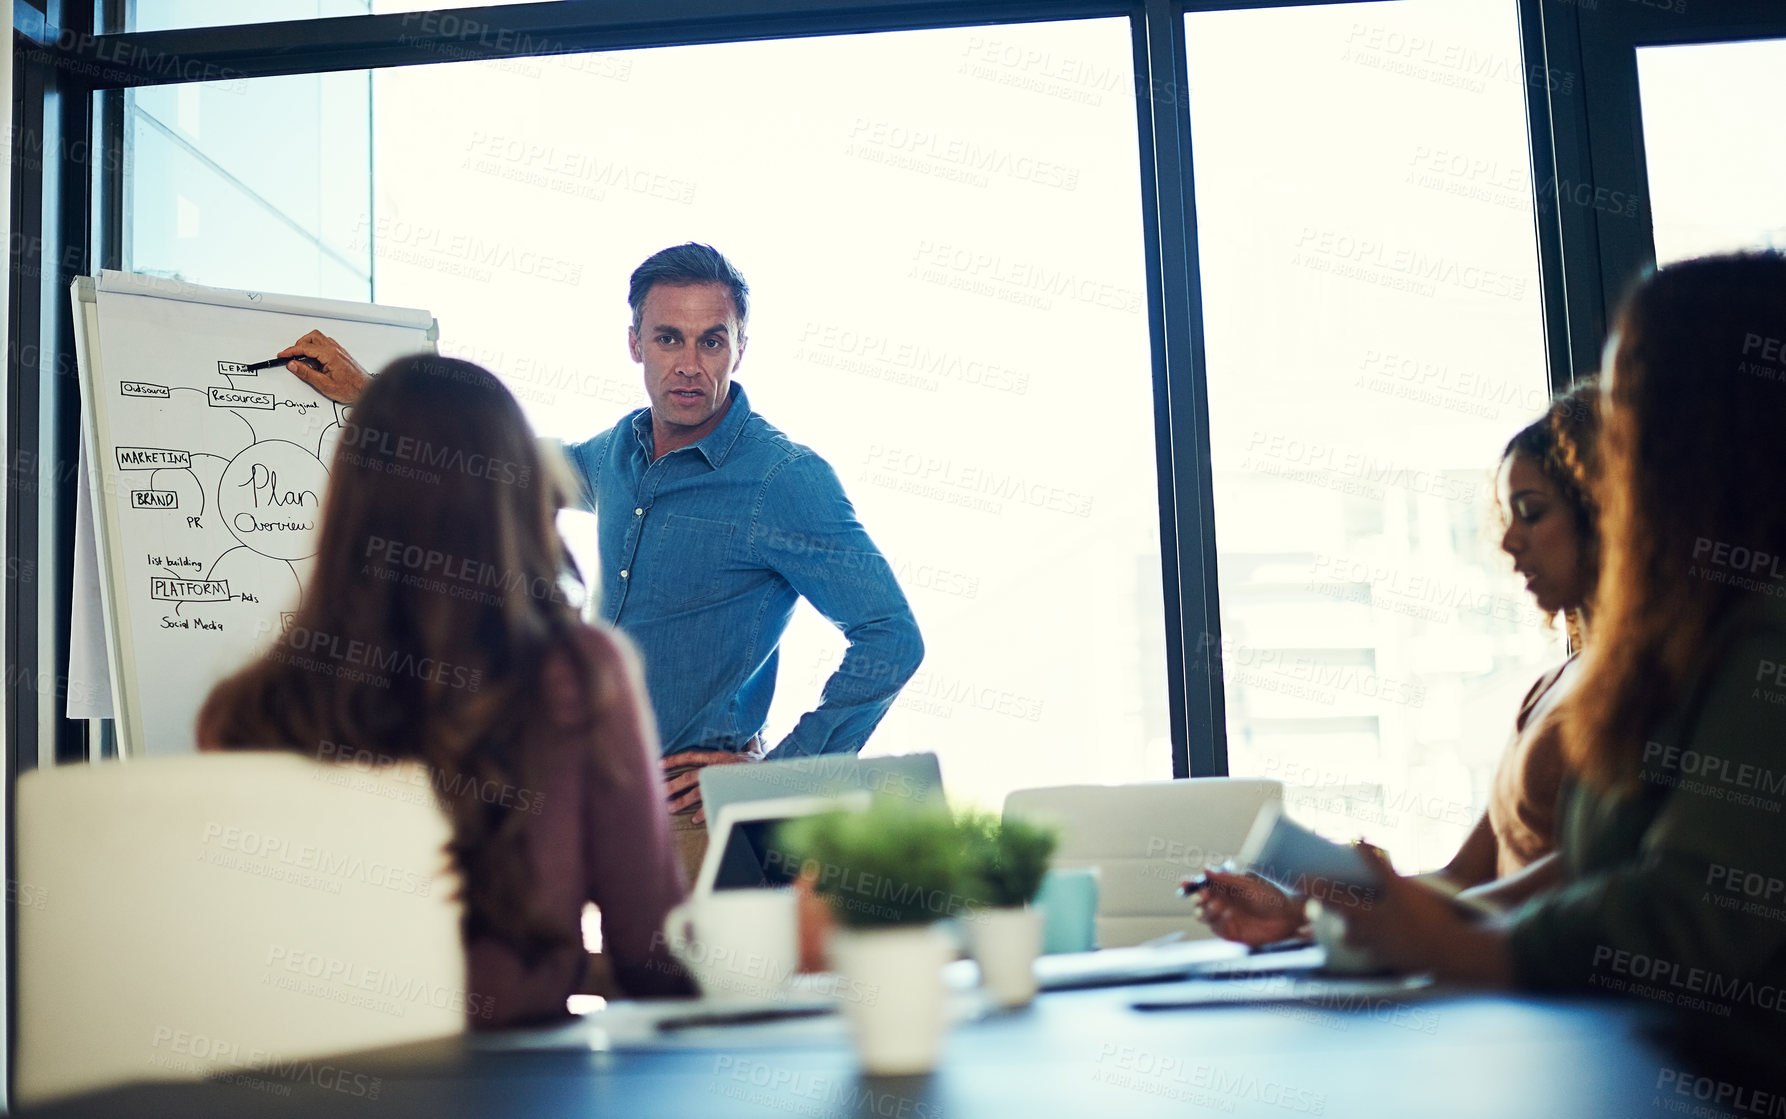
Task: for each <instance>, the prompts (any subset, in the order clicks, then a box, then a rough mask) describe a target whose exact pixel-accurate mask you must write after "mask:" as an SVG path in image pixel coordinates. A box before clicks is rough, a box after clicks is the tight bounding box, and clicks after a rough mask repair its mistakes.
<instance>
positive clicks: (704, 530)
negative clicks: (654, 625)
mask: <svg viewBox="0 0 1786 1119" xmlns="http://www.w3.org/2000/svg"><path fill="white" fill-rule="evenodd" d="M731 548H732V526H731V525H730V524H727V523H726V522H725V521H708V520H702V519H701V518H700V517H685V516H683V515H681V514H675V515H672V516H670V517H668V518H666V519H665V520H664V523H663V527H662V528H661V529H660V535H659V538H658V540H657V547H656V548H655V549H653V550H654V551H655V552H656V554H657V570H656V571H655V572H653V573H652V576H651V601H652V602H653V603H655V604H657V605H658V606H662V607H665V608H668V609H682V608H686V607H690V606H701V605H705V604H706V603H709V602H712V601H714V599H715V598H717V597H718V595H719V593H720V590H721V588H722V586H723V585H724V583H723V579H722V577H723V576H724V574H725V568H726V560H727V557H728V556H729V555H730V553H731Z"/></svg>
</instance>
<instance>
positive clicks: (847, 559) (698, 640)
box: [280, 243, 924, 875]
mask: <svg viewBox="0 0 1786 1119" xmlns="http://www.w3.org/2000/svg"><path fill="white" fill-rule="evenodd" d="M627 299H628V302H629V303H630V304H631V305H632V309H633V326H632V329H631V330H630V331H629V332H628V342H629V345H630V347H631V349H632V357H633V360H634V361H636V362H639V363H640V364H641V365H643V366H644V371H645V390H646V393H647V394H648V395H649V396H650V398H651V407H650V408H642V409H640V410H638V411H636V412H633V413H631V414H630V415H628V416H626V417H624V418H623V419H622V420H621V421H620V422H619V423H618V424H615V425H614V427H612V428H611V429H609V430H607V431H604V432H602V433H601V434H599V435H597V436H595V437H594V438H593V439H590V440H588V441H586V442H583V443H575V444H571V445H569V446H567V447H566V448H565V450H566V451H567V452H568V454H569V457H570V460H571V463H572V465H573V466H574V467H575V468H576V471H577V473H578V475H579V476H580V477H581V479H582V483H583V494H582V499H583V504H584V505H585V506H586V507H588V508H591V509H599V511H600V513H601V529H600V554H601V566H602V572H601V577H602V580H601V581H602V587H603V599H604V601H603V604H602V613H603V615H604V616H605V617H606V618H607V620H608V621H609V622H611V623H613V624H614V625H615V626H616V627H618V628H619V629H620V630H621V631H622V632H624V633H625V634H626V635H627V636H628V637H630V638H632V640H633V642H634V643H635V644H636V645H637V646H638V648H639V651H640V653H641V655H642V656H643V658H644V661H645V682H646V687H647V689H648V690H649V691H650V693H651V705H652V707H653V709H654V710H655V712H656V716H657V729H658V733H659V735H660V736H661V738H662V741H663V753H664V761H663V765H664V770H665V776H666V778H667V793H668V795H669V802H670V804H669V806H670V810H671V813H672V821H673V823H674V825H675V827H676V829H677V842H678V846H679V848H680V849H681V852H682V855H683V859H684V862H685V865H686V866H687V867H688V868H689V871H690V874H691V875H692V874H693V871H694V869H695V868H697V867H699V865H700V855H701V852H702V851H704V850H705V841H706V829H705V828H704V827H701V826H700V825H701V824H702V821H703V815H702V813H701V811H700V797H701V788H700V783H699V782H700V770H701V769H702V768H703V767H705V766H709V765H723V764H730V763H734V762H743V761H756V760H760V759H762V758H763V757H765V756H767V757H770V758H790V757H801V756H805V755H813V754H835V753H853V752H854V751H856V750H859V749H861V748H862V744H863V743H864V742H865V741H867V739H868V735H869V734H870V732H872V731H873V730H874V728H875V726H876V724H878V723H879V722H880V721H881V718H882V716H884V715H885V714H886V713H887V709H888V708H889V707H891V706H892V705H893V700H894V698H895V697H896V696H898V694H899V690H900V688H901V687H903V686H904V685H905V683H906V681H907V680H909V679H911V677H912V674H913V673H914V672H916V671H917V670H918V664H919V662H920V661H921V660H922V659H923V657H924V644H923V641H922V639H921V638H920V637H919V636H918V626H917V622H916V620H915V619H914V618H913V616H912V610H911V606H910V604H908V603H907V602H906V599H905V595H904V594H903V593H901V591H900V589H899V584H898V582H897V581H896V580H895V579H894V577H893V570H892V567H891V565H889V564H888V563H887V560H886V557H885V556H883V555H881V552H880V549H878V548H876V547H875V545H874V541H872V540H870V539H869V537H868V533H867V532H866V531H865V530H864V529H863V527H862V524H861V522H860V521H858V520H857V519H856V511H855V509H854V507H852V506H851V505H850V500H849V498H848V497H847V496H845V495H844V492H843V486H842V484H841V483H840V482H839V481H838V478H837V474H836V472H835V471H833V470H832V469H831V466H830V464H828V463H827V462H825V460H824V459H822V458H820V457H819V456H818V455H816V454H814V453H813V452H812V451H811V450H809V449H808V448H806V447H803V446H801V445H800V444H798V443H795V442H793V441H792V440H790V439H789V438H788V437H787V436H785V435H783V434H782V433H781V432H780V431H778V430H777V429H776V428H775V427H773V426H771V425H770V424H769V423H768V421H766V420H764V419H763V418H762V417H761V416H759V415H757V414H756V413H755V412H753V411H751V407H750V399H749V397H747V396H746V395H745V393H744V387H743V386H742V385H739V384H735V383H733V381H732V373H733V372H734V371H735V370H736V369H737V368H738V363H739V361H740V360H742V359H743V357H744V350H745V345H746V337H745V326H746V323H747V321H748V317H749V313H750V303H749V299H750V289H749V287H748V285H746V284H745V282H744V277H743V276H742V275H740V274H739V273H738V271H737V269H736V268H734V267H733V266H732V264H731V262H730V261H728V260H726V258H725V257H723V256H721V255H720V253H719V252H718V251H717V250H715V249H713V248H711V247H710V246H707V245H697V244H693V243H690V244H685V245H678V246H676V247H674V248H669V249H665V250H664V251H662V252H660V253H657V254H655V255H654V256H652V257H651V258H650V259H648V260H646V261H645V263H643V264H641V265H640V266H639V267H638V268H637V269H636V270H635V271H634V272H633V275H632V281H631V287H630V290H629V292H628V295H627ZM280 356H282V357H292V358H293V359H294V360H293V361H292V363H291V364H290V365H289V366H288V368H289V369H291V371H292V372H293V373H294V374H296V375H297V376H298V377H300V378H301V379H303V380H305V381H306V382H308V383H310V384H312V385H313V386H314V387H315V388H316V389H317V390H318V391H319V392H321V393H323V394H324V395H325V396H328V397H330V398H331V399H334V400H340V401H344V402H348V403H351V402H352V401H353V400H354V399H355V398H357V396H358V395H359V390H360V388H361V387H362V386H364V384H365V383H366V375H365V371H364V370H363V369H362V368H361V367H360V366H359V365H358V363H357V362H355V361H354V360H353V358H352V357H351V356H350V355H349V354H347V352H346V351H344V350H342V349H341V347H340V345H339V344H338V343H336V342H335V341H334V340H333V339H330V338H327V337H325V336H323V335H322V334H320V333H317V332H315V331H312V332H311V333H310V334H307V335H305V336H304V337H303V338H301V339H299V340H298V342H297V343H295V344H294V345H293V346H291V347H289V348H288V349H287V350H285V351H283V352H282V353H281V355H280ZM300 357H302V358H308V359H310V360H311V361H312V362H313V363H314V364H313V365H304V364H301V363H300V362H299V361H297V360H296V359H297V358H300ZM802 596H804V597H805V598H806V600H807V601H808V602H810V603H812V605H813V606H814V608H816V609H817V610H818V612H819V613H820V614H822V615H824V616H825V618H826V619H827V620H829V621H830V622H831V624H833V625H835V626H836V627H837V628H838V629H840V630H842V631H843V634H844V636H845V637H846V638H847V639H848V641H849V650H848V651H847V652H846V653H845V654H844V658H843V663H842V664H840V665H839V666H838V668H837V671H836V672H835V673H833V674H832V676H831V678H830V680H828V681H826V683H825V689H824V693H823V695H822V697H821V700H820V703H819V706H818V709H817V710H815V711H809V712H807V713H806V714H805V715H804V716H802V717H801V719H800V721H799V722H798V723H796V724H795V726H794V728H793V730H792V731H790V732H789V733H788V734H787V736H786V737H784V738H783V739H782V740H781V742H780V743H778V744H777V745H776V746H775V747H774V749H772V750H770V749H767V748H766V743H764V741H763V739H762V730H763V724H764V721H765V719H766V718H767V716H768V712H769V701H770V699H771V698H773V696H774V693H775V677H776V669H777V667H778V664H779V652H778V647H779V645H780V643H781V637H782V634H783V632H784V631H785V630H786V629H787V625H788V620H789V619H790V618H792V617H793V613H794V603H795V601H796V600H797V599H799V598H800V597H802Z"/></svg>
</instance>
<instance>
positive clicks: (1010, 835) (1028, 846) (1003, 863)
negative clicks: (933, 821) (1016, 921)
mask: <svg viewBox="0 0 1786 1119" xmlns="http://www.w3.org/2000/svg"><path fill="white" fill-rule="evenodd" d="M957 826H958V827H959V828H960V830H961V835H962V840H963V847H964V848H965V849H966V853H967V879H968V881H967V889H966V892H967V893H968V894H969V895H970V896H972V897H973V898H974V899H975V902H976V904H979V905H986V906H992V907H1006V906H1019V905H1028V904H1029V903H1030V902H1031V901H1033V900H1035V896H1036V891H1037V890H1039V889H1041V888H1042V876H1043V875H1044V874H1047V873H1048V863H1049V860H1050V859H1052V858H1053V856H1054V849H1055V847H1057V846H1058V845H1059V844H1060V832H1059V831H1058V830H1056V829H1054V828H1052V827H1048V826H1047V825H1044V824H1037V823H1034V822H1032V821H1029V820H1024V819H1021V818H1018V817H1011V816H1007V817H1005V818H1003V819H1000V818H999V816H998V815H997V814H996V813H992V812H967V813H964V814H963V815H962V816H961V818H960V819H959V820H958V821H957Z"/></svg>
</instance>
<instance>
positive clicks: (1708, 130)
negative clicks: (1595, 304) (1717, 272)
mask: <svg viewBox="0 0 1786 1119" xmlns="http://www.w3.org/2000/svg"><path fill="white" fill-rule="evenodd" d="M1637 76H1638V81H1639V83H1640V87H1641V91H1642V99H1643V145H1644V153H1645V156H1646V159H1647V162H1648V171H1649V189H1650V194H1651V196H1652V198H1653V202H1652V206H1653V209H1654V221H1655V235H1656V260H1657V262H1658V263H1660V264H1668V263H1670V262H1672V261H1677V260H1685V259H1688V258H1690V257H1695V256H1703V255H1705V254H1707V253H1716V252H1734V251H1738V250H1742V249H1781V250H1786V191H1783V190H1782V189H1781V184H1782V183H1786V117H1783V116H1782V114H1781V111H1780V110H1781V108H1782V106H1786V39H1762V40H1759V41H1756V42H1749V43H1694V44H1691V45H1687V46H1672V47H1644V48H1640V49H1639V50H1638V52H1637Z"/></svg>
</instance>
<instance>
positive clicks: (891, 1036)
mask: <svg viewBox="0 0 1786 1119" xmlns="http://www.w3.org/2000/svg"><path fill="white" fill-rule="evenodd" d="M778 845H780V846H782V847H784V848H785V849H786V850H787V851H788V852H789V853H790V854H792V855H794V856H795V857H797V858H798V859H799V860H800V861H801V864H802V867H803V871H802V873H803V874H804V875H805V877H806V878H807V879H808V881H810V882H811V883H812V887H813V889H814V891H815V892H816V893H817V894H818V895H819V897H820V898H822V899H823V900H824V901H825V902H826V904H827V906H828V908H829V909H830V912H831V916H832V918H833V920H834V921H835V923H836V926H835V928H834V929H833V930H832V933H831V936H830V943H829V946H828V951H829V956H830V960H831V964H832V966H833V968H834V969H835V970H836V971H837V972H838V974H839V975H840V976H842V978H843V979H844V980H845V982H844V984H843V985H842V986H841V987H840V989H839V994H840V996H841V998H842V1000H843V1004H844V1013H845V1016H846V1017H848V1018H849V1020H850V1026H851V1030H852V1033H853V1035H854V1037H855V1040H856V1053H857V1056H858V1057H859V1058H860V1059H861V1062H862V1070H863V1071H864V1072H866V1073H868V1074H870V1075H876V1076H905V1075H911V1074H915V1073H922V1072H928V1071H930V1070H931V1069H932V1068H934V1067H935V1066H936V1058H937V1053H938V1052H939V1050H940V1049H941V1047H942V1036H943V1027H944V1024H945V1017H946V1012H947V1008H948V1007H947V992H946V991H945V989H944V987H943V966H944V965H945V964H947V963H948V962H949V961H950V960H951V959H953V958H954V956H955V951H956V946H955V941H954V939H953V938H952V937H951V936H950V935H949V934H948V933H947V932H946V931H945V930H944V928H943V927H942V926H941V922H943V921H944V920H946V919H947V918H949V917H952V916H955V915H956V914H958V913H959V912H960V911H961V910H962V908H963V898H962V895H961V892H960V887H961V872H962V865H963V855H964V852H963V849H962V843H961V836H960V834H959V831H958V829H957V827H956V825H955V821H954V819H953V817H951V816H950V815H949V812H948V810H947V809H945V808H942V807H940V806H933V805H919V804H913V803H911V802H906V801H899V800H896V799H894V798H890V797H884V798H877V799H876V800H875V801H874V802H873V803H871V804H870V805H869V807H868V808H867V809H865V810H862V811H859V812H847V811H846V812H832V813H828V814H825V815H821V816H809V817H806V818H805V819H801V820H796V821H794V822H792V823H790V824H789V825H787V826H786V827H785V828H784V829H783V832H782V835H781V836H780V838H779V840H778Z"/></svg>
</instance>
